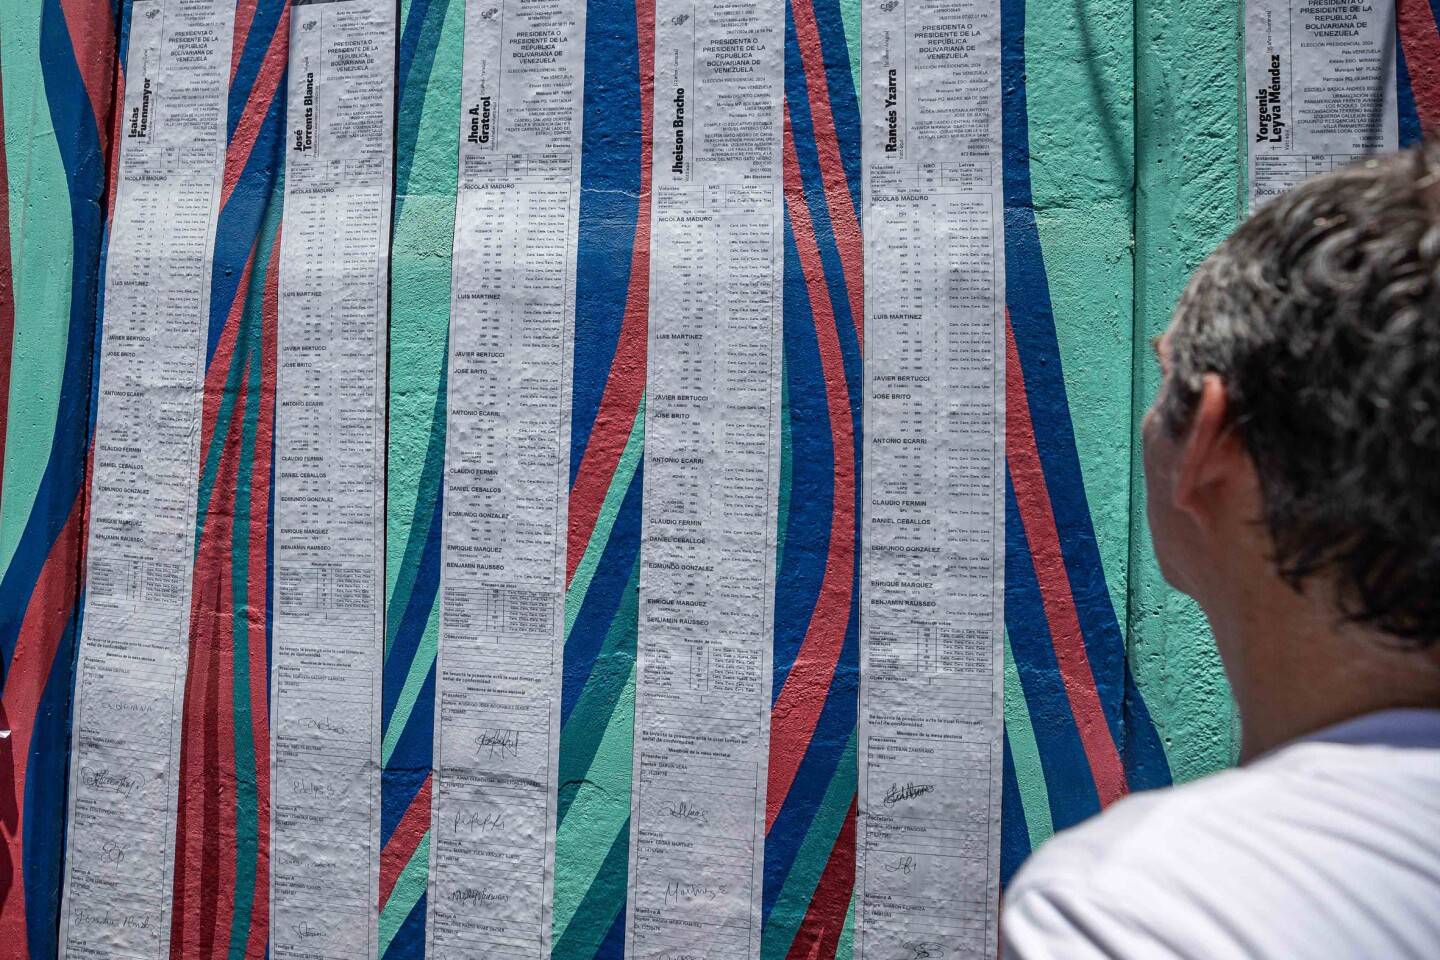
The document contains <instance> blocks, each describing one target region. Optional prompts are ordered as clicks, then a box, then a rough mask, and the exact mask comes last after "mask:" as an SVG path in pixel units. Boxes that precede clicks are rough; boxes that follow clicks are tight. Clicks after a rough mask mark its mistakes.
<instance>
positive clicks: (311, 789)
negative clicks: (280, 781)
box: [290, 780, 340, 800]
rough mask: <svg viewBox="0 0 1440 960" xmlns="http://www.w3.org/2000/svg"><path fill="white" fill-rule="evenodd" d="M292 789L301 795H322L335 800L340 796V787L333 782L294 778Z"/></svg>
mask: <svg viewBox="0 0 1440 960" xmlns="http://www.w3.org/2000/svg"><path fill="white" fill-rule="evenodd" d="M290 789H291V791H293V792H294V793H295V795H296V796H300V797H320V798H322V799H325V800H334V799H336V798H338V797H339V796H340V788H339V787H337V786H336V785H335V784H333V783H324V782H323V781H319V780H292V781H290Z"/></svg>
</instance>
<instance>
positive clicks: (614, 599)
mask: <svg viewBox="0 0 1440 960" xmlns="http://www.w3.org/2000/svg"><path fill="white" fill-rule="evenodd" d="M644 473H645V467H644V464H643V463H642V464H639V465H637V466H636V468H635V473H634V475H633V476H631V478H630V486H629V487H628V488H627V489H626V491H625V499H624V500H622V501H621V503H620V510H619V512H618V514H617V515H616V518H615V525H614V527H613V528H612V529H611V531H610V539H609V540H608V541H606V543H605V550H604V553H602V554H601V556H600V562H599V563H598V564H597V566H596V570H595V576H594V577H593V578H592V579H591V581H590V589H589V590H587V591H586V593H585V600H584V602H583V603H582V604H581V605H580V610H579V612H578V613H577V614H576V615H575V622H574V624H573V625H572V626H571V628H570V632H569V634H568V635H567V636H566V638H565V666H564V681H563V683H562V685H561V696H560V725H561V726H562V727H563V726H564V725H565V724H567V723H569V721H570V713H571V711H573V710H574V709H575V705H576V704H577V703H579V702H580V697H581V695H582V694H583V693H584V692H585V686H586V684H587V683H589V682H590V674H591V671H592V670H593V668H594V666H595V658H596V657H597V656H599V654H600V650H601V648H602V647H603V646H604V645H605V637H606V636H607V635H608V634H609V632H610V624H611V623H612V622H614V620H615V614H616V613H617V611H619V609H620V603H621V601H622V599H623V598H624V596H625V591H626V588H628V587H629V586H630V581H631V578H632V576H634V574H635V568H636V564H637V563H638V562H639V559H640V506H641V500H642V497H643V494H642V491H643V489H644Z"/></svg>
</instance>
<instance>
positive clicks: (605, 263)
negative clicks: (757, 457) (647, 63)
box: [570, 0, 648, 486]
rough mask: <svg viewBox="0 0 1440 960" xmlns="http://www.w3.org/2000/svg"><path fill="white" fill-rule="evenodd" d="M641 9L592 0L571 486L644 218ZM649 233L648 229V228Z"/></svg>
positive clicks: (615, 338) (605, 375)
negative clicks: (638, 18)
mask: <svg viewBox="0 0 1440 960" xmlns="http://www.w3.org/2000/svg"><path fill="white" fill-rule="evenodd" d="M637 31H638V24H637V23H636V20H635V5H634V3H627V2H624V0H590V3H589V7H588V12H587V14H586V23H585V63H586V65H587V66H586V70H585V105H584V110H585V114H584V128H583V129H584V133H583V143H582V145H581V162H580V189H581V194H580V223H579V235H580V241H579V248H578V251H577V253H576V273H575V276H576V280H575V369H574V377H573V381H572V387H573V391H572V395H571V403H570V414H571V416H570V483H571V485H572V486H573V485H574V483H575V476H576V474H577V473H578V472H579V470H580V461H581V459H582V458H583V457H584V455H585V448H586V446H587V445H588V443H589V441H590V432H591V430H592V429H593V428H594V425H595V417H596V415H597V414H598V413H599V410H600V400H601V397H602V396H603V395H604V393H605V385H606V383H607V382H609V378H610V368H611V361H612V360H613V358H614V356H615V349H616V346H617V345H618V344H619V342H620V325H621V322H622V321H623V320H624V317H625V299H626V291H627V290H628V289H629V285H630V266H631V260H632V259H633V256H632V255H633V252H634V245H635V231H636V230H637V229H638V227H639V224H638V220H639V216H640V158H641V143H640V107H641V104H640V49H639V42H640V41H639V35H638V32H637ZM646 226H647V227H648V224H647V225H646Z"/></svg>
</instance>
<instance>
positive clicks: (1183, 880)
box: [1005, 744, 1440, 957]
mask: <svg viewBox="0 0 1440 960" xmlns="http://www.w3.org/2000/svg"><path fill="white" fill-rule="evenodd" d="M1437 824H1440V751H1429V750H1427V751H1395V750H1390V749H1386V748H1363V747H1362V748H1357V747H1342V746H1335V745H1329V744H1301V745H1298V746H1295V747H1292V748H1288V749H1287V750H1285V751H1282V752H1281V754H1279V755H1277V756H1275V757H1273V758H1271V759H1269V760H1266V761H1263V762H1260V763H1257V764H1255V765H1253V766H1251V767H1248V768H1244V769H1238V770H1230V771H1225V772H1223V773H1219V774H1215V775H1213V776H1211V777H1207V778H1205V779H1204V780H1201V781H1197V782H1195V783H1192V784H1188V785H1186V786H1182V787H1177V788H1173V789H1170V790H1162V791H1155V792H1152V793H1147V794H1140V795H1136V796H1132V797H1129V798H1127V799H1125V800H1122V801H1120V802H1119V803H1117V804H1115V805H1114V806H1113V807H1112V808H1111V809H1110V810H1109V811H1107V812H1106V813H1104V814H1102V815H1101V816H1099V817H1096V818H1095V819H1093V820H1092V821H1090V822H1089V823H1086V824H1084V825H1082V826H1079V827H1077V828H1074V829H1072V830H1069V831H1066V832H1064V833H1062V834H1060V835H1059V836H1057V837H1055V838H1054V839H1052V840H1050V841H1049V842H1047V843H1046V844H1045V845H1044V846H1043V847H1042V848H1041V849H1040V850H1039V851H1037V854H1036V855H1035V856H1034V857H1033V858H1032V859H1031V861H1030V862H1029V863H1028V864H1026V866H1025V867H1024V868H1023V869H1022V870H1021V871H1020V873H1019V875H1018V876H1017V877H1016V878H1015V880H1014V882H1013V883H1012V884H1011V885H1010V887H1009V889H1008V890H1007V891H1006V896H1005V907H1006V912H1007V924H1008V925H1010V926H1012V927H1015V928H1016V929H1019V928H1021V927H1029V928H1030V932H1033V931H1034V929H1035V925H1036V924H1037V923H1048V924H1052V925H1055V926H1056V928H1057V929H1061V930H1064V929H1068V928H1070V927H1071V926H1073V925H1075V924H1080V925H1083V926H1087V927H1088V928H1089V929H1090V930H1091V931H1092V932H1093V933H1094V934H1095V935H1096V936H1099V935H1101V931H1104V930H1111V931H1113V932H1114V935H1116V936H1124V937H1137V936H1138V937H1143V938H1145V941H1146V943H1147V946H1146V947H1145V948H1144V949H1143V950H1141V952H1140V953H1138V954H1132V953H1129V952H1126V951H1124V950H1122V949H1120V948H1119V947H1118V945H1116V944H1114V943H1111V944H1109V945H1108V946H1107V950H1108V953H1099V954H1097V955H1111V956H1131V955H1147V956H1192V955H1194V956H1206V955H1209V956H1216V957H1219V956H1231V955H1233V956H1262V955H1266V956H1268V955H1271V954H1268V953H1264V952H1263V951H1260V950H1258V949H1257V948H1256V944H1254V943H1243V944H1234V945H1233V946H1234V947H1235V952H1234V953H1233V954H1232V953H1227V952H1225V951H1223V950H1212V951H1211V952H1210V953H1209V954H1206V953H1204V952H1202V953H1198V954H1195V953H1191V952H1186V951H1183V950H1178V949H1176V950H1174V951H1173V952H1172V951H1171V950H1170V947H1171V946H1172V945H1173V944H1174V943H1175V938H1176V937H1179V938H1181V940H1182V941H1183V939H1184V938H1185V937H1187V936H1188V937H1192V938H1194V942H1195V943H1196V944H1207V947H1206V949H1210V948H1211V947H1213V945H1214V938H1215V937H1217V936H1220V937H1223V936H1228V935H1229V934H1228V933H1227V932H1226V931H1227V930H1231V931H1233V930H1245V929H1253V928H1254V927H1255V926H1256V925H1258V926H1260V927H1264V926H1265V921H1264V920H1263V919H1262V918H1263V917H1265V916H1267V915H1268V916H1269V918H1270V922H1271V923H1273V919H1274V917H1276V916H1287V915H1290V916H1296V917H1297V918H1298V917H1299V916H1301V915H1304V914H1306V913H1309V912H1313V911H1314V910H1316V909H1317V908H1318V909H1322V910H1324V909H1332V910H1337V911H1339V914H1337V915H1345V914H1348V913H1349V912H1350V911H1352V910H1356V909H1357V908H1359V907H1361V906H1363V905H1364V904H1365V902H1366V901H1367V900H1370V899H1374V898H1383V897H1386V896H1389V895H1391V894H1394V895H1395V896H1396V897H1397V898H1398V899H1397V900H1395V901H1393V902H1392V903H1391V904H1389V905H1385V906H1382V907H1380V911H1381V912H1382V913H1384V912H1386V911H1389V910H1392V909H1395V908H1396V905H1397V904H1399V903H1400V902H1401V901H1408V900H1412V899H1413V897H1414V895H1415V894H1420V895H1421V896H1422V897H1423V898H1425V899H1426V900H1427V902H1428V903H1430V904H1431V905H1432V906H1433V905H1434V903H1435V902H1436V900H1437V897H1440V830H1436V825H1437ZM1360 914H1361V915H1358V916H1356V917H1352V918H1350V920H1353V924H1352V926H1355V925H1358V926H1359V927H1363V926H1364V925H1365V924H1366V923H1367V922H1369V921H1368V919H1367V918H1366V917H1365V916H1364V915H1363V914H1364V911H1363V910H1361V911H1360ZM1157 917H1163V918H1166V923H1165V924H1164V925H1160V926H1154V927H1153V928H1152V926H1151V924H1152V921H1153V920H1154V918H1157ZM1041 918H1048V919H1041ZM1334 919H1335V918H1334V917H1330V918H1321V919H1319V920H1317V922H1316V930H1317V931H1318V930H1319V929H1321V928H1323V927H1328V926H1329V925H1330V923H1331V921H1333V920H1334ZM1371 919H1373V917H1372V918H1371ZM1359 933H1360V934H1362V935H1363V930H1361V931H1359ZM1437 936H1440V933H1437ZM1021 939H1023V937H1022V938H1021ZM1012 942H1013V941H1012ZM1436 942H1437V943H1440V941H1436ZM1017 955H1022V956H1030V955H1035V956H1045V955H1047V954H1043V953H1036V954H1020V953H1019V952H1018V951H1017ZM1073 955H1074V956H1077V957H1080V956H1085V955H1086V954H1085V953H1084V952H1083V951H1077V952H1075V953H1073ZM1326 955H1329V954H1326ZM1335 955H1348V954H1335ZM1392 955H1397V956H1405V955H1408V954H1406V953H1404V952H1403V951H1399V952H1395V953H1393V954H1392Z"/></svg>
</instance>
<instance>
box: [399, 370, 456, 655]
mask: <svg viewBox="0 0 1440 960" xmlns="http://www.w3.org/2000/svg"><path fill="white" fill-rule="evenodd" d="M445 402H446V398H445V397H444V396H440V395H438V394H437V396H436V398H435V402H434V405H433V407H432V410H431V416H430V419H429V422H428V423H427V424H426V430H425V433H426V434H427V435H428V436H429V438H430V442H429V443H427V444H426V447H425V454H424V457H423V466H422V467H421V470H420V479H419V484H418V486H417V488H416V490H415V499H414V503H415V506H414V509H413V510H412V511H410V512H409V513H408V514H407V520H406V523H405V524H404V527H403V530H402V529H401V524H400V522H399V521H398V520H397V521H396V522H395V523H394V525H393V526H392V529H391V530H390V531H389V532H388V534H387V536H393V537H397V538H398V537H401V536H403V537H405V552H404V555H403V557H402V558H401V559H400V561H399V562H400V569H399V572H398V573H396V574H395V575H394V576H393V582H392V583H391V584H390V588H389V590H387V591H386V593H387V596H386V603H385V609H386V611H387V615H386V622H385V652H384V656H385V658H386V659H388V658H389V656H390V650H391V647H392V646H393V645H394V643H395V633H396V631H398V630H399V629H400V624H401V623H402V622H403V621H404V619H405V610H406V608H407V607H409V606H410V598H411V596H412V595H413V593H414V590H415V579H416V577H418V576H419V575H420V556H421V554H422V553H424V552H425V546H426V544H427V543H428V542H429V539H430V533H431V530H432V528H433V526H434V514H435V506H436V502H437V501H438V499H439V496H440V485H441V483H442V482H443V480H444V473H445V425H446V421H445ZM395 506H398V504H395ZM437 535H438V534H437ZM390 560H391V562H392V563H393V562H394V558H390Z"/></svg>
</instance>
